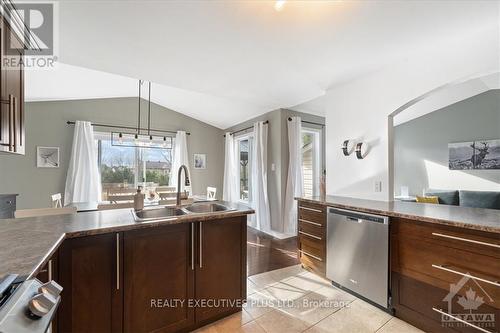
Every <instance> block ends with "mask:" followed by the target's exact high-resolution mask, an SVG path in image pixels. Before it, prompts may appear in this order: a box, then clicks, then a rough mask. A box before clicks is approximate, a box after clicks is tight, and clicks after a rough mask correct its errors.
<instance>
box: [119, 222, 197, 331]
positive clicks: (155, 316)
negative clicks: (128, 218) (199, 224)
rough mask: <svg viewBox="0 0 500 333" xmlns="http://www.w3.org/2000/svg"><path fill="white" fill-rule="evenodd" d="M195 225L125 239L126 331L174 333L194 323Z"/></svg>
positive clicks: (143, 232) (152, 230)
mask: <svg viewBox="0 0 500 333" xmlns="http://www.w3.org/2000/svg"><path fill="white" fill-rule="evenodd" d="M193 240H194V224H192V223H187V224H186V223H183V224H177V225H170V226H166V227H156V228H147V229H139V230H132V231H128V232H126V233H125V235H124V276H125V277H126V278H125V281H124V324H123V328H124V331H125V332H137V333H139V332H153V331H154V332H174V331H178V330H181V329H183V328H186V327H188V326H191V325H193V324H194V311H193V308H192V307H189V304H188V302H189V300H192V299H193V297H194V257H193V254H194V250H193V249H192V247H193Z"/></svg>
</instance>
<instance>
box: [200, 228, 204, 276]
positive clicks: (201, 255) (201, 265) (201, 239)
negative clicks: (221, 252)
mask: <svg viewBox="0 0 500 333" xmlns="http://www.w3.org/2000/svg"><path fill="white" fill-rule="evenodd" d="M200 268H203V222H200Z"/></svg>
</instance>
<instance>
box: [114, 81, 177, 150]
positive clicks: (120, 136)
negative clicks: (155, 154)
mask: <svg viewBox="0 0 500 333" xmlns="http://www.w3.org/2000/svg"><path fill="white" fill-rule="evenodd" d="M142 84H143V81H142V80H139V93H138V108H137V128H136V132H135V133H123V132H111V145H113V146H121V147H140V148H159V149H171V148H172V137H171V136H163V135H162V136H157V135H153V134H151V131H152V130H151V82H148V127H147V133H146V134H142V133H141V130H144V129H142V128H141V88H142ZM153 131H159V130H153ZM159 132H162V131H159Z"/></svg>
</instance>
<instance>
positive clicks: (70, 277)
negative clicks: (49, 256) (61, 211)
mask: <svg viewBox="0 0 500 333" xmlns="http://www.w3.org/2000/svg"><path fill="white" fill-rule="evenodd" d="M120 239H121V237H120V234H118V233H109V234H103V235H97V236H89V237H81V238H72V239H67V240H65V241H64V243H63V244H62V246H61V248H60V249H59V282H60V284H61V285H62V287H63V288H64V290H63V292H62V302H61V306H60V308H59V332H73V333H76V332H120V331H122V313H123V311H122V295H123V294H122V290H123V286H122V284H123V279H122V267H123V260H122V259H123V255H122V252H123V247H122V245H121V241H120Z"/></svg>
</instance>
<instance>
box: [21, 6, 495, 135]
mask: <svg viewBox="0 0 500 333" xmlns="http://www.w3.org/2000/svg"><path fill="white" fill-rule="evenodd" d="M274 4H275V1H236V0H232V1H189V0H187V1H186V0H183V1H173V0H170V1H61V2H60V3H59V50H60V52H59V53H60V54H59V60H60V62H61V63H63V64H67V65H70V66H66V67H64V66H62V69H60V72H59V74H56V73H55V72H50V71H47V72H46V73H33V74H29V75H34V76H37V77H38V80H39V81H41V82H48V81H51V80H52V81H54V82H52V83H50V84H49V86H50V87H48V86H45V87H42V86H40V84H32V85H31V86H29V87H27V92H26V94H27V98H28V99H30V98H31V99H32V100H36V99H64V98H71V95H75V94H76V95H87V98H92V97H97V96H93V95H96V93H100V95H102V96H105V95H114V94H118V95H127V94H128V95H130V94H133V93H134V92H135V90H134V89H135V84H134V85H133V83H132V81H130V82H131V83H125V81H123V82H122V83H117V84H116V85H117V86H116V87H113V83H112V78H111V76H109V77H108V78H109V80H111V81H109V82H108V81H106V80H104V79H103V80H93V79H89V81H90V82H89V83H85V84H83V86H82V85H80V86H79V87H78V89H79V92H78V93H77V92H76V91H73V92H71V91H65V89H64V87H66V90H71V87H70V85H69V84H68V83H69V81H70V80H71V78H73V80H78V77H75V76H72V75H70V74H68V73H66V74H61V73H62V72H64V71H66V72H68V71H69V72H71V71H84V70H83V69H78V68H79V67H81V68H87V69H91V70H96V71H101V72H107V73H112V74H116V75H119V76H121V77H125V78H134V79H139V78H141V79H144V80H148V81H152V82H153V83H154V85H155V89H154V92H153V100H155V101H157V102H160V104H162V105H163V106H165V107H169V108H172V109H174V110H176V111H179V112H182V113H185V114H187V115H189V116H192V117H195V118H197V119H200V120H203V121H205V122H207V123H210V124H212V125H214V126H217V127H220V128H227V127H229V126H232V125H234V124H237V123H239V122H241V121H244V120H246V119H249V118H252V117H255V116H257V115H259V114H262V113H265V112H268V111H270V110H273V109H277V108H285V107H293V106H295V105H298V104H301V103H304V102H306V101H309V100H312V99H315V98H317V97H319V96H322V95H323V94H324V93H325V91H326V90H327V89H329V88H331V87H333V86H335V85H337V84H340V83H344V82H347V81H349V80H352V79H354V78H357V77H359V76H362V75H365V74H367V73H370V72H373V71H376V70H378V69H380V68H382V67H384V66H386V65H388V64H390V63H392V62H394V61H397V60H401V59H404V58H405V57H408V56H411V55H412V54H413V53H414V52H415V51H417V50H421V49H423V48H438V47H439V44H440V42H441V41H443V40H448V39H454V38H457V39H458V38H461V36H464V35H467V34H472V33H477V32H478V31H480V30H482V29H488V28H491V27H492V26H495V25H498V15H499V12H498V6H499V3H498V2H497V1H463V0H460V1H439V0H436V1H395V0H388V1H287V2H286V3H285V6H284V8H283V9H282V10H281V11H276V10H275V9H274ZM90 73H91V74H89V75H94V74H95V75H98V74H96V72H90ZM73 74H74V73H73ZM57 75H60V77H63V76H64V77H65V79H64V80H62V81H59V82H56V80H53V79H51V77H52V78H54V77H56V76H57ZM82 75H83V76H85V74H82ZM102 75H104V76H106V75H107V74H105V73H103V74H102ZM116 78H117V79H118V78H119V77H118V76H117V77H116ZM83 81H85V80H82V82H83ZM73 84H74V85H75V83H73ZM120 84H123V85H127V84H130V87H128V86H127V88H123V89H120V88H119V87H118V86H119V85H120ZM76 86H78V85H76ZM75 89H77V88H76V87H75ZM127 89H130V91H126V90H127ZM115 90H116V91H115ZM80 97H82V96H80ZM82 98H85V96H83V97H82ZM311 112H314V111H311Z"/></svg>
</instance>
